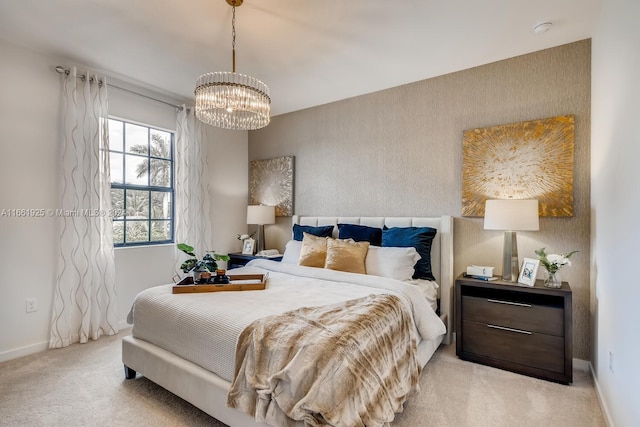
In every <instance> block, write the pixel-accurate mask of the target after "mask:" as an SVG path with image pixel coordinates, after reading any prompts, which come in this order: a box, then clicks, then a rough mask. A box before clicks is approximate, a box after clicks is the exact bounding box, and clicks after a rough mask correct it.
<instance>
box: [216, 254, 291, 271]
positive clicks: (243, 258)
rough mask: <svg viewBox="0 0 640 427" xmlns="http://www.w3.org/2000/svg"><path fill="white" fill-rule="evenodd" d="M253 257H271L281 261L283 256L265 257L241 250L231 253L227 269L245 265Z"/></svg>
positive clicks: (273, 259)
mask: <svg viewBox="0 0 640 427" xmlns="http://www.w3.org/2000/svg"><path fill="white" fill-rule="evenodd" d="M252 259H270V260H271V261H281V260H282V256H279V257H271V258H269V257H263V256H256V255H246V254H243V253H240V252H237V253H232V254H229V261H227V269H229V270H231V269H232V268H239V267H244V266H245V265H246V264H247V263H248V262H249V261H251V260H252Z"/></svg>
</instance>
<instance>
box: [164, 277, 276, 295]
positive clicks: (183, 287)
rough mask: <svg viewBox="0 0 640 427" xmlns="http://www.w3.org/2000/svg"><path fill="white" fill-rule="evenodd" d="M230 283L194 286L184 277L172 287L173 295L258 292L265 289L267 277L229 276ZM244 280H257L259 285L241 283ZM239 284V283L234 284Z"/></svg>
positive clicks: (190, 279) (191, 279)
mask: <svg viewBox="0 0 640 427" xmlns="http://www.w3.org/2000/svg"><path fill="white" fill-rule="evenodd" d="M228 276H229V279H230V280H231V283H229V284H225V285H214V284H207V285H194V284H193V277H185V278H184V279H182V280H181V281H180V282H179V283H178V284H177V285H173V289H172V292H173V293H174V294H194V293H202V292H221V291H259V290H262V289H264V288H265V285H266V283H267V277H266V275H264V274H229V275H228ZM245 280H251V281H255V280H259V281H260V282H259V283H241V282H243V281H245ZM234 282H239V283H234Z"/></svg>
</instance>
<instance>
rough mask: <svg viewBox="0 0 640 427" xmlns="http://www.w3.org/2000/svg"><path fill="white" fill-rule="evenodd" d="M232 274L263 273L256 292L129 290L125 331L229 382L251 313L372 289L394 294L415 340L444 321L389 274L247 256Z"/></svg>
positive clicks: (429, 335)
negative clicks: (263, 279)
mask: <svg viewBox="0 0 640 427" xmlns="http://www.w3.org/2000/svg"><path fill="white" fill-rule="evenodd" d="M234 272H236V273H249V272H259V273H266V272H269V280H268V281H267V288H266V289H265V290H263V291H243V292H211V293H199V294H172V293H171V285H163V286H157V287H154V288H150V289H146V290H144V291H142V292H140V293H139V294H138V296H137V297H136V299H135V301H134V304H133V307H132V309H131V313H130V316H129V319H128V320H129V322H130V323H133V331H132V334H133V336H134V337H136V338H140V339H143V340H145V341H148V342H150V343H152V344H155V345H157V346H159V347H161V348H163V349H165V350H168V351H170V352H172V353H174V354H176V355H178V356H180V357H182V358H184V359H186V360H189V361H191V362H193V363H195V364H197V365H200V366H201V367H203V368H204V369H207V370H209V371H211V372H214V373H215V374H217V375H219V376H220V377H221V378H223V379H225V380H227V381H231V380H232V379H233V374H234V363H235V349H236V343H237V340H238V337H239V336H240V334H241V333H242V331H243V329H244V328H245V327H246V326H248V325H249V324H250V323H251V322H253V321H254V320H256V319H259V318H262V317H265V316H269V315H273V314H281V313H284V312H287V311H290V310H294V309H297V308H301V307H312V306H320V305H325V304H332V303H336V302H340V301H347V300H351V299H356V298H361V297H364V296H366V295H371V294H378V293H393V294H395V295H398V296H400V297H401V299H402V300H403V301H404V302H405V303H406V304H407V307H408V308H409V310H410V312H411V313H412V315H413V318H414V323H415V326H416V329H417V332H418V336H419V338H420V339H426V340H430V339H435V338H437V337H438V336H440V335H443V334H444V333H445V326H444V324H443V323H442V321H441V320H440V319H439V318H438V316H437V315H436V314H435V312H434V311H433V309H432V308H431V307H430V306H429V304H428V303H427V301H426V300H425V298H424V296H423V295H422V293H421V292H420V291H419V290H418V289H417V288H416V287H415V286H412V285H409V284H405V283H403V282H399V281H396V280H391V279H386V278H382V277H376V276H367V275H360V274H354V273H344V272H339V271H333V270H325V269H321V268H311V267H301V266H298V265H292V264H282V263H279V262H275V261H268V260H254V261H252V262H251V263H250V265H249V266H247V267H244V268H242V269H237V270H234Z"/></svg>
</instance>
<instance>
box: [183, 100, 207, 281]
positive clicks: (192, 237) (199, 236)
mask: <svg viewBox="0 0 640 427" xmlns="http://www.w3.org/2000/svg"><path fill="white" fill-rule="evenodd" d="M176 122H177V125H176V143H175V160H174V161H175V221H174V224H175V241H176V243H186V244H188V245H190V246H193V247H194V248H195V250H196V254H197V255H198V258H201V257H202V256H203V255H204V254H205V251H209V250H212V249H213V248H212V247H211V222H210V197H209V177H208V173H207V171H208V166H207V150H206V149H203V147H202V129H201V123H200V121H199V120H196V119H195V118H194V115H193V112H192V111H188V110H187V108H186V106H185V105H183V106H182V110H180V111H178V115H177V120H176ZM185 258H186V255H184V254H183V253H182V252H180V251H178V250H177V249H176V273H177V274H179V275H183V274H184V273H182V270H180V269H179V267H180V264H182V262H183V261H184V259H185Z"/></svg>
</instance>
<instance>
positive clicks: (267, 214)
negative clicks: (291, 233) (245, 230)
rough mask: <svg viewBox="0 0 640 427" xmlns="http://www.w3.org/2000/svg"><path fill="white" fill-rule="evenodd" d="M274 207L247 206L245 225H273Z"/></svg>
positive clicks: (274, 221) (274, 220)
mask: <svg viewBox="0 0 640 427" xmlns="http://www.w3.org/2000/svg"><path fill="white" fill-rule="evenodd" d="M275 223H276V207H275V206H263V205H251V206H247V224H259V225H261V224H275Z"/></svg>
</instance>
